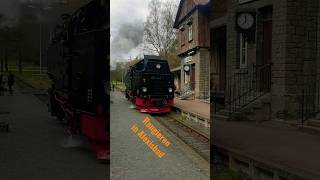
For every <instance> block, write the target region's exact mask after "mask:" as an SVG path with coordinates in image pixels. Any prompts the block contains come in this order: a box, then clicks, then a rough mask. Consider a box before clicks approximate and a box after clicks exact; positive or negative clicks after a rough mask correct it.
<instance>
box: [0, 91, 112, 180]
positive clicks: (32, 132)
mask: <svg viewBox="0 0 320 180" xmlns="http://www.w3.org/2000/svg"><path fill="white" fill-rule="evenodd" d="M15 93H16V94H15V95H14V96H0V111H9V112H10V113H11V114H10V115H9V118H10V120H11V123H10V128H11V131H10V132H9V133H5V132H0V179H1V180H71V179H76V180H107V179H109V165H108V164H101V163H99V162H97V161H96V159H95V156H94V154H93V153H92V152H91V151H90V149H89V147H87V146H82V147H78V148H62V147H61V142H62V140H63V139H64V138H65V137H66V136H65V133H64V126H63V125H62V124H60V123H58V122H57V121H56V120H55V119H54V118H53V117H51V116H50V115H49V113H48V112H47V107H46V105H45V104H43V103H42V102H41V101H40V100H39V99H37V98H36V97H35V96H33V95H30V94H21V93H19V92H17V91H16V92H15Z"/></svg>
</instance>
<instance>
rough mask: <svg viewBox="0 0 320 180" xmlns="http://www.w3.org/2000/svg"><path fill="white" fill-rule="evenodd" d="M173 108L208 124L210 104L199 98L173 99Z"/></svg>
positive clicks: (207, 125)
mask: <svg viewBox="0 0 320 180" xmlns="http://www.w3.org/2000/svg"><path fill="white" fill-rule="evenodd" d="M173 106H174V108H175V109H177V110H178V111H181V113H182V114H186V115H187V116H190V117H192V118H193V119H194V120H195V121H199V122H200V123H201V124H204V125H205V127H209V126H210V104H209V103H206V102H202V101H200V100H181V99H178V98H175V99H174V105H173Z"/></svg>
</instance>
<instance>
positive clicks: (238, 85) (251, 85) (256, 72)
mask: <svg viewBox="0 0 320 180" xmlns="http://www.w3.org/2000/svg"><path fill="white" fill-rule="evenodd" d="M226 79H227V92H226V104H225V106H226V108H227V109H228V111H229V117H230V116H231V115H232V114H233V113H235V112H237V111H239V110H241V109H242V108H244V107H246V106H247V105H249V104H250V103H252V102H253V101H255V100H256V99H258V98H259V97H261V96H263V95H264V94H266V93H268V92H269V90H270V87H271V64H265V65H262V66H259V67H256V66H255V65H252V68H248V69H246V70H245V73H234V74H232V75H231V76H229V77H227V78H226Z"/></svg>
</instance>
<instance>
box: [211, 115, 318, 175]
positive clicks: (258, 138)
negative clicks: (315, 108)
mask: <svg viewBox="0 0 320 180" xmlns="http://www.w3.org/2000/svg"><path fill="white" fill-rule="evenodd" d="M213 136H214V137H215V138H214V141H213V143H214V145H216V146H217V148H218V149H219V148H223V149H226V150H228V151H229V155H230V156H233V157H232V158H233V159H236V160H235V161H233V163H232V167H235V166H240V164H243V163H247V164H248V166H247V167H246V168H247V169H254V171H249V170H248V172H252V173H253V174H259V173H258V170H259V169H261V167H263V168H262V169H263V172H268V176H271V177H269V178H271V179H272V176H273V178H275V176H276V175H277V176H278V177H276V178H275V179H277V178H278V179H296V178H292V177H296V176H298V177H299V179H300V178H301V177H303V178H301V179H310V180H313V179H314V180H318V179H320V166H319V162H320V156H319V152H320V136H319V135H315V134H312V133H307V132H302V131H301V130H300V129H299V127H296V126H292V125H288V124H286V123H283V122H276V121H265V122H262V123H256V122H231V121H221V120H215V125H214V131H213ZM229 162H231V161H229ZM239 162H241V163H239ZM241 168H243V166H241ZM260 174H261V173H260ZM264 174H265V173H264ZM290 177H291V178H290ZM297 179H298V178H297Z"/></svg>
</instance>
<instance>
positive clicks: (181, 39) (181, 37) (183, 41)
mask: <svg viewBox="0 0 320 180" xmlns="http://www.w3.org/2000/svg"><path fill="white" fill-rule="evenodd" d="M179 30H180V41H181V46H184V44H185V32H184V27H183V25H182V26H180V28H179Z"/></svg>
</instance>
